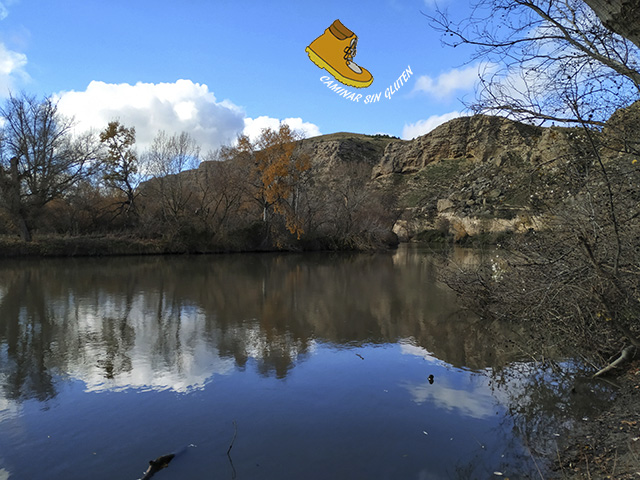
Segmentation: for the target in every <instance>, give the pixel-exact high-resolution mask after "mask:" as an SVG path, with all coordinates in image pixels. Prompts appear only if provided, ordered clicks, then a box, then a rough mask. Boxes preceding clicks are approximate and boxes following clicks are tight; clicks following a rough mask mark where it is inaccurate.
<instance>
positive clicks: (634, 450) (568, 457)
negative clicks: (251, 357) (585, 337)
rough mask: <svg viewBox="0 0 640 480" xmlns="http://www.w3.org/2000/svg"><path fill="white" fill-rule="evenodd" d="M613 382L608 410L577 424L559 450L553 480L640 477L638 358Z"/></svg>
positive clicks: (618, 479) (639, 386) (623, 479)
mask: <svg viewBox="0 0 640 480" xmlns="http://www.w3.org/2000/svg"><path fill="white" fill-rule="evenodd" d="M612 382H614V383H615V384H616V385H617V393H616V396H615V399H614V400H613V401H612V402H611V403H610V405H609V406H608V408H606V409H604V410H602V411H601V412H600V413H599V414H598V415H597V416H595V417H593V418H589V419H587V420H585V421H584V422H582V423H580V424H579V426H578V427H577V428H576V429H575V430H574V432H573V434H572V436H571V438H570V439H569V440H568V441H567V443H566V444H565V445H562V446H560V447H559V451H558V458H557V459H556V462H555V465H554V470H555V472H556V474H557V475H556V477H555V478H559V479H566V480H578V479H585V478H586V479H596V478H598V479H615V480H630V479H637V478H640V410H639V409H638V405H640V359H636V360H635V361H634V362H632V363H631V364H629V365H627V367H626V368H625V370H624V372H623V373H621V374H620V375H619V376H618V377H617V378H612Z"/></svg>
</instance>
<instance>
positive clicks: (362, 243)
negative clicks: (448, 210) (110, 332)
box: [0, 232, 398, 258]
mask: <svg viewBox="0 0 640 480" xmlns="http://www.w3.org/2000/svg"><path fill="white" fill-rule="evenodd" d="M397 245H398V239H397V237H396V236H395V235H394V234H392V233H391V232H389V233H388V234H380V235H373V234H363V235H352V236H351V237H349V238H345V239H340V240H336V239H330V238H319V239H314V240H312V241H306V242H300V243H295V244H291V245H282V246H280V247H273V246H270V245H265V243H264V242H256V241H248V240H246V239H240V240H238V239H231V241H228V242H224V243H214V242H203V241H188V240H185V239H183V238H176V239H163V238H142V237H139V236H135V235H83V236H68V235H35V236H34V238H33V240H32V241H31V242H24V241H22V240H20V238H18V237H17V236H12V235H0V258H15V257H103V256H118V255H173V254H179V255H182V254H207V253H236V252H265V251H283V252H286V251H323V250H326V251H375V250H388V249H390V248H395V247H397Z"/></svg>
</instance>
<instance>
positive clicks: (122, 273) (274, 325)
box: [0, 249, 496, 400]
mask: <svg viewBox="0 0 640 480" xmlns="http://www.w3.org/2000/svg"><path fill="white" fill-rule="evenodd" d="M436 268H437V267H436V264H435V263H434V261H433V260H432V257H431V256H429V255H425V254H421V253H419V252H418V251H415V250H409V249H401V250H399V251H398V252H395V253H393V254H379V255H344V254H305V255H292V254H289V255H275V254H274V255H269V254H264V255H258V254H246V255H220V256H202V257H148V258H108V259H76V260H70V259H61V260H41V261H32V260H28V261H27V260H21V261H11V262H4V264H3V265H2V266H0V319H1V320H0V382H1V384H2V386H3V388H5V389H6V391H5V393H4V397H5V398H8V399H14V400H20V399H25V398H34V397H35V398H39V399H46V398H48V397H51V396H54V395H55V381H54V379H53V378H54V377H55V376H56V375H70V376H72V377H74V378H78V379H81V380H82V381H84V382H85V383H86V384H87V388H88V389H92V390H100V389H120V388H132V387H134V388H147V389H163V388H171V389H174V390H177V391H186V390H188V389H190V388H198V387H200V386H202V385H204V383H205V382H206V381H208V380H209V379H210V378H211V376H212V375H214V374H225V373H226V372H228V371H230V370H231V369H233V368H235V367H234V365H235V366H239V367H241V368H244V367H245V366H246V365H247V364H248V363H249V361H250V359H251V362H252V364H255V366H256V367H255V368H257V369H258V371H259V372H260V373H262V374H264V375H271V374H273V375H276V376H278V377H284V376H286V375H287V372H288V371H289V370H290V369H291V368H292V367H293V366H294V365H295V363H296V362H298V361H300V360H301V359H302V358H303V357H304V356H305V355H308V354H310V353H311V352H312V350H313V348H314V345H315V344H316V342H328V343H331V344H335V345H337V346H340V345H343V346H354V345H358V344H365V343H366V344H368V343H388V342H396V341H398V340H400V339H410V341H411V342H412V343H414V344H416V345H417V346H420V347H422V348H424V349H426V350H427V351H428V352H431V353H432V354H433V355H434V356H435V357H437V358H439V359H440V360H443V361H445V362H447V363H450V364H452V365H455V366H466V367H469V368H474V369H478V368H484V367H486V366H489V365H492V364H493V363H494V362H495V361H496V360H495V359H494V358H493V355H494V353H493V351H494V348H493V346H492V345H491V341H490V339H491V336H490V334H489V333H488V332H485V331H484V330H483V329H482V328H480V325H479V324H478V323H474V322H473V320H471V319H469V318H468V317H466V316H464V315H462V314H461V313H460V312H458V311H457V307H456V305H455V298H454V296H453V295H452V294H451V293H450V292H449V291H447V289H446V288H445V287H443V286H441V285H438V284H437V283H436V280H435V276H436Z"/></svg>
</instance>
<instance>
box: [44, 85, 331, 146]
mask: <svg viewBox="0 0 640 480" xmlns="http://www.w3.org/2000/svg"><path fill="white" fill-rule="evenodd" d="M56 98H57V100H58V108H59V110H60V112H61V113H62V114H64V115H66V116H68V117H73V118H74V119H75V121H76V130H77V131H78V132H83V131H86V130H90V129H93V130H97V131H100V130H103V129H104V128H105V127H106V126H107V124H108V123H109V122H111V121H114V120H119V121H120V122H121V123H122V124H124V125H125V126H127V127H130V126H134V127H135V128H136V145H137V146H138V150H139V151H142V150H144V149H145V148H147V147H149V145H150V144H151V143H152V141H153V139H154V137H155V136H156V135H157V133H158V131H160V130H164V131H165V132H167V133H168V134H170V135H171V134H175V133H180V132H187V133H189V134H190V135H191V136H192V137H193V138H194V139H195V141H196V142H197V143H198V145H199V146H200V148H201V150H202V151H203V152H206V151H208V150H210V149H216V148H219V147H220V146H221V145H228V144H230V143H232V142H233V141H234V140H235V139H236V137H237V136H238V135H239V134H241V133H245V134H248V135H249V136H250V137H254V136H255V135H258V134H259V133H260V131H261V130H262V129H263V128H266V127H271V128H278V127H279V126H280V122H281V120H278V119H276V118H271V117H266V116H264V117H258V118H255V119H251V118H247V117H245V112H244V110H243V109H242V108H241V107H239V106H237V105H235V104H233V103H232V102H231V101H229V100H223V101H218V100H217V99H216V97H215V95H214V94H213V92H212V91H210V90H209V87H208V86H207V85H204V84H199V83H194V82H192V81H191V80H178V81H176V82H175V83H142V82H138V83H136V84H135V85H130V84H128V83H119V84H113V83H105V82H100V81H93V82H91V83H90V84H89V86H88V87H87V89H86V90H84V91H79V92H76V91H70V92H60V93H59V94H58V95H57V96H56ZM282 122H285V123H287V124H289V126H291V128H293V129H296V130H301V131H302V132H304V133H305V135H306V136H314V135H319V134H320V131H319V129H318V127H317V126H316V125H314V124H312V123H309V122H303V121H302V119H301V118H286V119H284V120H282Z"/></svg>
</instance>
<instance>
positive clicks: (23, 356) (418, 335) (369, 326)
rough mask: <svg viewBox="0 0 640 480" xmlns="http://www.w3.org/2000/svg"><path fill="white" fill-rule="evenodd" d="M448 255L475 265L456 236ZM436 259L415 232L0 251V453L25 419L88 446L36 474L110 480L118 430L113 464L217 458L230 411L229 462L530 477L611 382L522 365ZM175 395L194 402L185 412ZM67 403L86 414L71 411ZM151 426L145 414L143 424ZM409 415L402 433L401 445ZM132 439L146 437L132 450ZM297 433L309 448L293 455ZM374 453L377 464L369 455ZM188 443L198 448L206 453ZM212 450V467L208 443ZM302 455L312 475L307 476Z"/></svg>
mask: <svg viewBox="0 0 640 480" xmlns="http://www.w3.org/2000/svg"><path fill="white" fill-rule="evenodd" d="M454 255H455V258H454V260H455V261H459V262H464V261H477V260H476V259H474V256H473V255H474V254H473V252H469V251H458V252H455V253H454ZM438 262H439V260H438V259H437V258H436V257H435V256H433V255H431V254H430V253H429V252H428V251H425V250H422V249H419V248H415V247H413V248H412V247H403V248H401V249H399V250H398V251H397V252H393V253H388V254H376V255H352V254H305V255H296V254H287V255H275V254H247V255H220V256H202V257H141V258H105V259H100V258H98V259H95V258H94V259H59V260H57V259H50V260H37V261H35V260H15V261H5V262H3V264H2V265H1V266H0V391H1V392H2V393H1V394H0V426H1V427H2V428H3V429H4V432H5V433H0V452H7V451H10V452H14V453H15V449H16V448H18V447H22V448H23V450H24V448H25V444H31V445H33V448H36V449H37V448H44V446H45V445H47V441H46V440H45V439H43V438H44V437H42V436H41V435H39V434H36V433H34V432H35V431H36V430H37V429H36V427H35V426H34V425H33V424H31V422H33V423H34V424H35V423H38V428H39V429H43V428H48V429H49V430H48V431H50V432H56V433H57V432H58V430H60V429H63V430H64V431H65V433H64V434H60V435H59V436H60V437H61V440H60V443H59V444H58V445H57V448H58V450H54V451H58V453H59V452H60V450H62V451H69V447H70V446H71V447H72V446H73V445H80V444H82V443H83V442H84V443H85V444H91V442H94V444H95V445H96V446H95V447H92V448H95V449H96V452H88V451H87V452H83V455H84V456H83V457H82V458H79V459H72V460H70V461H68V462H67V463H66V464H62V465H60V466H59V467H56V468H59V470H55V468H54V469H53V470H52V471H51V472H50V475H49V476H48V477H47V478H72V477H68V476H67V475H68V469H69V468H71V465H70V464H74V465H75V464H78V465H83V466H84V467H85V468H95V467H99V466H102V467H103V468H104V469H106V470H105V475H104V477H103V478H110V477H109V475H112V474H113V470H110V468H111V469H113V468H115V467H114V466H113V465H109V464H108V463H106V462H108V460H106V459H103V458H104V455H105V454H107V453H111V454H113V455H122V448H123V447H122V438H123V436H124V438H126V437H127V436H129V437H131V436H133V437H135V441H133V443H131V444H129V445H128V446H127V448H128V449H129V450H128V451H134V452H136V455H135V458H130V459H128V460H127V461H123V462H120V463H116V465H117V468H118V470H117V471H118V472H119V473H118V478H122V472H123V471H133V472H135V471H137V470H135V468H137V467H135V468H134V462H138V463H137V464H136V465H139V463H140V460H142V461H143V464H144V459H145V457H144V456H143V455H147V456H149V457H150V458H155V457H157V455H158V454H161V453H166V452H165V451H164V450H166V448H167V447H166V445H171V446H179V444H180V442H181V443H182V444H185V445H186V444H189V443H192V438H193V436H194V435H195V436H199V438H200V441H201V443H202V444H203V445H204V446H205V449H209V450H208V451H209V453H210V452H211V451H216V452H222V453H223V454H224V452H225V451H226V450H227V447H226V446H224V443H225V442H228V439H229V438H230V435H231V433H230V432H231V428H232V427H231V422H232V420H234V419H236V418H237V419H238V428H239V433H238V444H237V445H236V446H235V447H234V448H235V449H234V454H235V455H237V457H236V458H234V462H235V468H234V474H235V469H236V468H237V469H238V478H240V475H241V474H244V475H245V477H244V478H255V475H260V478H284V477H278V475H280V474H279V473H278V472H279V469H281V468H284V471H285V472H295V471H296V469H298V470H299V474H300V475H304V477H306V478H365V477H363V476H361V475H362V474H363V472H365V471H367V468H365V467H364V465H369V466H370V468H371V469H372V471H371V472H369V474H368V475H369V476H367V477H366V478H391V477H389V475H391V476H393V475H400V476H396V477H395V478H424V479H431V478H485V477H484V475H487V474H489V475H492V474H493V472H494V471H498V470H493V469H497V468H504V470H505V471H509V470H510V471H512V472H513V471H520V472H521V473H522V472H525V471H526V472H527V475H529V474H531V475H532V478H539V477H537V476H536V475H537V469H538V468H540V469H544V465H541V466H537V465H535V464H534V463H533V462H532V458H534V457H539V456H544V455H548V454H549V451H550V450H552V448H553V444H554V442H555V441H556V439H557V437H556V436H561V435H566V434H567V433H566V432H567V429H569V428H570V427H571V422H573V421H575V420H574V419H575V418H578V419H580V418H583V417H584V416H588V412H586V411H583V410H581V409H584V408H586V407H585V405H588V404H593V402H594V398H596V397H597V398H601V397H604V398H605V399H606V397H607V395H608V393H607V392H603V391H602V390H603V389H601V388H600V387H598V386H593V385H590V384H589V385H587V386H586V387H584V388H582V387H581V388H580V389H579V390H580V391H579V392H578V393H576V386H575V381H573V380H571V379H570V380H569V382H568V383H567V382H565V381H564V380H563V381H560V380H558V379H557V378H552V376H551V374H550V373H549V372H547V371H545V370H544V369H539V368H538V367H534V366H532V365H531V364H530V363H526V362H523V361H522V359H521V358H519V357H518V355H517V352H515V351H514V349H510V348H508V347H507V346H506V345H508V344H509V343H508V342H506V341H503V339H508V338H509V336H510V332H509V331H508V330H507V328H506V326H505V327H501V326H499V325H491V326H486V325H484V324H483V322H482V321H480V320H479V319H477V318H474V317H473V316H471V315H469V314H467V313H465V312H462V311H461V310H460V309H459V308H458V306H457V304H456V299H455V297H454V295H453V294H452V292H450V291H449V290H448V289H447V288H446V287H444V286H443V285H440V284H439V283H438V282H437V280H436V277H437V272H438V268H439V263H438ZM358 362H359V363H358ZM429 373H430V374H431V376H430V377H429V378H427V375H428V374H429ZM434 375H435V382H434ZM572 381H573V382H574V383H573V384H572V383H571V382H572ZM274 382H275V383H274ZM572 389H573V391H572ZM127 393H129V395H126V394H127ZM131 393H133V394H134V395H135V396H134V397H132V396H131V395H130V394H131ZM598 393H603V394H604V395H600V396H598V395H597V394H598ZM73 405H75V407H74V406H73ZM116 407H117V408H119V409H120V411H119V412H117V413H114V412H113V410H112V409H113V408H116ZM74 408H75V410H74ZM185 408H187V409H192V412H193V413H192V414H190V415H186V417H184V416H185V414H184V411H185V410H184V409H185ZM427 408H428V409H431V410H428V409H427ZM83 409H84V410H86V411H85V412H84V413H85V415H86V417H85V418H84V419H83V420H82V421H80V420H72V418H76V417H72V416H71V415H72V413H74V414H76V416H77V415H80V413H81V412H82V411H83ZM105 409H106V410H105ZM211 409H215V412H216V413H220V414H221V415H220V418H218V419H216V420H210V421H209V426H208V427H207V428H209V430H208V431H207V429H206V428H204V426H203V425H201V424H202V421H200V423H199V421H198V419H202V418H209V416H210V414H211ZM433 409H435V410H433ZM435 411H438V412H440V414H438V415H439V418H434V417H433V412H435ZM47 412H49V413H47ZM54 412H55V413H54ZM105 412H109V413H108V414H107V413H105ZM149 412H154V415H157V416H159V418H161V421H160V422H158V420H157V418H156V419H154V418H150V413H149ZM176 412H180V414H179V415H182V416H183V417H184V418H183V419H182V420H181V421H179V422H178V421H175V420H174V417H175V416H176V415H178V414H177V413H176ZM429 412H431V413H429ZM454 414H455V416H454ZM100 416H103V417H104V418H102V420H101V419H100V418H95V417H100ZM440 417H441V418H440ZM454 417H455V418H454ZM495 417H497V418H495ZM87 418H89V420H87ZM489 418H491V419H492V420H491V423H490V424H488V423H487V422H488V419H489ZM140 419H143V420H140ZM267 419H268V420H267ZM290 419H295V420H290ZM83 422H84V423H83ZM292 422H293V423H292ZM482 422H484V423H482ZM132 424H133V425H135V426H131V425H132ZM453 424H455V427H454V426H452V425H453ZM248 425H250V426H251V427H248ZM154 426H155V427H154ZM365 426H366V427H365ZM165 427H166V431H165V430H162V428H165ZM243 427H244V430H245V431H244V434H243ZM150 428H156V429H158V428H160V430H158V431H157V432H156V435H155V436H154V435H153V434H150V433H149V432H148V431H147V430H149V429H150ZM75 429H89V430H91V429H93V430H94V431H95V432H94V433H95V435H94V433H83V434H79V433H77V432H76V430H75ZM407 429H410V431H411V435H414V434H416V432H417V434H416V435H417V436H416V438H412V440H411V443H410V444H409V445H408V446H407V445H405V444H404V442H407V441H408V440H407V438H406V436H407V435H409V434H408V433H407ZM429 429H432V431H428V430H429ZM247 430H249V431H247ZM300 430H303V431H306V432H307V434H306V435H304V434H302V433H301V432H300ZM413 430H415V432H414V431H413ZM212 431H219V432H220V435H217V436H219V437H221V438H219V439H218V438H216V439H212V438H211V437H212V435H213V434H212ZM487 431H491V432H492V433H491V434H489V435H490V436H492V437H493V439H492V440H491V441H488V440H487V435H488V434H487ZM70 432H71V433H70ZM73 432H76V433H73ZM222 432H225V433H222ZM474 432H475V433H474ZM549 432H551V435H550V436H549ZM42 435H44V433H43V434H42ZM243 435H244V442H245V445H244V448H245V460H244V462H240V461H238V458H240V457H241V456H242V453H241V451H242V446H241V445H240V443H241V442H242V440H243ZM360 435H364V437H362V436H360ZM375 435H380V436H381V437H382V438H381V439H378V440H376V441H377V442H378V443H375V442H374V440H373V439H372V438H371V437H372V436H375ZM474 435H475V436H474ZM51 436H52V435H51V434H50V435H49V437H51ZM385 436H387V437H388V438H387V439H385ZM465 436H467V437H468V438H467V440H466V441H465V442H466V443H463V444H456V442H457V441H462V440H459V439H460V438H462V437H465ZM94 437H95V438H94ZM97 437H101V439H100V440H97ZM222 437H224V438H222ZM309 438H311V440H309ZM435 439H438V440H437V441H436V440H435ZM547 440H548V442H547ZM265 441H267V442H268V443H272V442H273V444H277V445H281V447H280V448H282V449H286V448H289V449H290V451H289V452H287V453H286V454H285V455H284V458H286V459H287V460H286V462H285V464H282V462H280V463H281V464H278V465H276V464H272V462H274V460H273V459H274V457H277V455H276V454H274V453H273V452H271V453H269V452H270V451H265ZM390 441H391V442H393V445H394V446H391V444H389V443H388V442H390ZM421 442H422V444H421ZM425 442H426V443H425ZM429 442H432V443H429ZM434 442H435V443H434ZM146 443H148V444H149V446H150V447H155V448H157V449H160V450H161V451H159V452H158V451H157V450H156V451H153V452H151V451H150V452H149V453H147V451H146V449H145V446H146ZM194 443H195V442H194ZM9 445H16V446H15V447H9ZM133 445H135V446H133ZM395 445H397V447H396V446H395ZM416 445H421V446H419V447H417V446H416ZM47 448H50V447H47ZM100 448H101V449H102V451H100V452H99V451H98V450H99V449H100ZM296 448H304V449H306V450H307V452H308V453H306V454H301V455H300V457H301V458H300V459H299V460H293V459H291V455H295V454H294V452H293V449H296ZM7 449H9V450H7ZM205 449H202V448H198V449H194V451H204V450H205ZM318 449H322V450H323V452H325V453H324V454H323V455H324V456H325V459H324V464H322V465H316V462H318V461H319V460H318V458H317V457H318V455H317V451H318ZM424 449H427V450H424ZM460 449H462V450H465V449H466V451H465V452H464V455H463V456H459V453H460ZM314 450H315V451H316V453H314ZM345 450H348V451H349V456H348V457H344V455H345ZM488 450H491V452H490V454H488V453H487V451H488ZM376 452H377V456H378V457H380V459H379V462H381V463H380V464H379V463H378V460H376V461H373V460H371V459H370V458H371V457H372V455H373V456H374V458H375V456H376ZM0 455H2V456H0V468H2V467H4V468H7V469H8V470H6V471H12V472H14V471H15V472H16V473H15V475H16V478H28V477H22V476H20V473H19V472H21V471H24V472H28V471H29V468H28V467H27V466H25V465H26V463H28V460H27V459H26V455H27V454H25V455H24V456H23V455H18V454H15V457H16V459H14V461H13V462H12V461H9V458H8V457H7V455H8V454H7V453H2V454H0ZM52 455H54V454H52ZM101 455H102V456H101ZM138 455H140V456H142V458H140V457H138ZM189 455H190V456H191V457H193V458H194V463H195V464H198V462H200V463H201V464H204V463H206V462H207V461H209V460H207V459H208V458H209V457H208V456H207V455H205V454H204V453H203V454H198V453H192V452H190V453H189ZM198 455H202V458H200V457H198ZM222 456H224V455H222ZM488 456H490V457H491V460H488V459H487V458H488ZM21 458H22V460H21ZM338 459H339V461H338ZM368 459H369V460H368ZM442 459H446V464H444V465H434V464H437V463H438V462H439V461H440V460H442ZM52 461H53V460H52ZM215 461H216V462H217V463H218V464H219V465H218V468H220V469H223V468H225V467H224V466H223V465H224V458H217V457H216V460H215ZM334 462H337V465H333V466H331V465H330V464H332V463H334ZM45 463H46V462H45ZM430 463H431V464H430ZM184 464H185V462H183V463H179V462H176V465H177V466H176V467H174V463H172V465H171V468H168V469H166V470H167V472H169V471H171V470H172V469H174V468H176V469H177V468H181V467H179V465H182V468H183V470H181V471H179V472H178V473H180V475H187V473H188V472H189V471H188V467H187V466H185V465H184ZM327 464H329V466H327ZM107 465H109V468H108V467H107ZM314 465H315V467H314ZM381 465H384V468H383V467H381ZM425 465H426V466H425ZM310 467H314V468H315V469H316V470H314V471H317V472H319V473H317V474H310V473H309V472H308V471H306V472H305V469H307V468H310ZM207 468H210V467H207ZM385 468H386V470H385ZM21 469H24V470H21ZM3 471H5V470H1V469H0V479H2V478H3V477H2V472H3ZM202 471H204V467H202V469H201V470H194V471H193V472H192V473H191V474H192V475H193V476H192V477H191V478H203V477H202ZM222 471H226V470H222ZM56 472H57V473H56ZM109 472H111V473H109ZM336 472H340V474H339V475H338V474H336ZM500 473H502V472H500ZM158 475H160V473H159V474H158ZM162 475H163V476H164V475H166V477H165V478H171V477H170V476H169V474H168V473H165V472H162ZM314 475H315V476H314ZM323 475H324V476H323ZM349 475H351V476H352V477H349ZM354 475H355V477H354ZM402 475H407V476H404V477H403V476H402ZM7 478H11V479H13V478H14V477H13V476H11V477H7ZM95 478H101V477H100V476H97V477H95ZM131 478H135V477H131ZM173 478H181V477H180V476H178V477H173ZM211 478H213V477H211ZM216 478H217V477H216ZM289 478H303V477H289ZM517 478H527V477H526V476H524V473H523V475H522V476H517Z"/></svg>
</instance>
